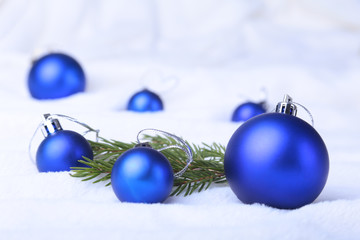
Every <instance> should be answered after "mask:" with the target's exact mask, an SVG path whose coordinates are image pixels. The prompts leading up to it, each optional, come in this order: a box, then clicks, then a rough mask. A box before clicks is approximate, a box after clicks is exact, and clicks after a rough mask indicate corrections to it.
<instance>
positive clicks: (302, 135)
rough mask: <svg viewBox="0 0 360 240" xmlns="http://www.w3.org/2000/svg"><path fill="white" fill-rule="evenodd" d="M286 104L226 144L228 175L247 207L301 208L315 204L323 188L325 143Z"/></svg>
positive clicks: (249, 123) (243, 127)
mask: <svg viewBox="0 0 360 240" xmlns="http://www.w3.org/2000/svg"><path fill="white" fill-rule="evenodd" d="M287 97H288V96H287ZM285 99H286V102H285V103H284V102H283V103H279V104H280V105H278V106H280V107H278V108H277V110H278V112H277V113H267V114H262V115H259V116H257V117H254V118H252V119H250V120H248V121H247V122H245V123H244V124H242V125H241V126H240V127H239V128H238V129H237V130H236V132H235V133H234V134H233V136H232V137H231V139H230V141H229V143H228V145H227V148H226V152H225V159H224V168H225V175H226V178H227V180H228V182H229V185H230V187H231V189H232V190H233V192H234V193H235V194H236V196H237V197H238V198H239V199H240V200H241V201H242V202H244V203H248V204H251V203H262V204H266V205H268V206H272V207H276V208H282V209H294V208H299V207H302V206H304V205H306V204H309V203H311V202H313V201H314V200H315V199H316V198H317V197H318V195H319V194H320V193H321V191H322V189H323V188H324V186H325V183H326V180H327V176H328V172H329V156H328V152H327V149H326V146H325V143H324V141H323V140H322V138H321V137H320V135H319V134H318V133H317V132H316V130H315V129H314V128H313V127H312V126H311V125H309V124H308V123H307V122H305V121H303V120H302V119H300V118H297V117H295V116H293V115H295V114H296V106H295V105H293V104H292V103H291V98H289V97H288V98H285ZM281 104H282V105H281Z"/></svg>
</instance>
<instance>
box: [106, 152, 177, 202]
mask: <svg viewBox="0 0 360 240" xmlns="http://www.w3.org/2000/svg"><path fill="white" fill-rule="evenodd" d="M173 183H174V174H173V170H172V168H171V165H170V163H169V161H168V160H167V158H166V157H165V156H164V155H163V154H162V153H160V152H158V151H157V150H154V149H152V148H151V147H144V146H138V147H135V148H133V149H130V150H128V151H126V152H125V153H123V154H122V155H121V156H120V157H119V158H118V159H117V161H116V162H115V164H114V166H113V169H112V172H111V185H112V188H113V190H114V192H115V194H116V196H117V197H118V199H119V200H120V201H122V202H134V203H160V202H163V201H164V200H165V199H166V198H167V197H168V196H169V195H170V192H171V190H172V187H173Z"/></svg>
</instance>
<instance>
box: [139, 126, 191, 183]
mask: <svg viewBox="0 0 360 240" xmlns="http://www.w3.org/2000/svg"><path fill="white" fill-rule="evenodd" d="M145 131H152V132H155V133H161V134H163V135H165V136H168V137H170V138H172V139H174V140H175V141H177V142H178V143H180V144H181V145H169V146H165V147H163V148H160V149H156V150H157V151H159V152H161V151H164V150H166V149H170V148H177V149H180V150H182V151H183V152H185V154H186V155H187V160H186V165H185V167H184V168H183V169H181V170H180V171H179V172H177V173H175V174H174V177H181V176H182V175H183V174H184V173H185V172H186V170H187V169H188V167H189V166H190V164H191V163H192V161H193V153H192V151H191V148H190V146H189V144H188V143H186V141H184V140H183V139H181V138H180V137H178V136H176V135H174V134H171V133H168V132H165V131H162V130H158V129H154V128H146V129H143V130H141V131H140V132H139V133H138V135H137V137H136V139H137V142H138V144H144V143H141V142H140V135H141V134H142V133H143V132H145Z"/></svg>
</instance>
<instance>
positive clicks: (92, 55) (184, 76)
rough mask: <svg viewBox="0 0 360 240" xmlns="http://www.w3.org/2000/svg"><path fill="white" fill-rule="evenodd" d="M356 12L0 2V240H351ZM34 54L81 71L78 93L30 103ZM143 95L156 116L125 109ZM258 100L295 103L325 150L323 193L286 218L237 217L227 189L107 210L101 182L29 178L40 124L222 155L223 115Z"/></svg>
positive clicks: (277, 3) (279, 3) (277, 4)
mask: <svg viewBox="0 0 360 240" xmlns="http://www.w3.org/2000/svg"><path fill="white" fill-rule="evenodd" d="M359 12H360V1H359V0H328V1H325V0H317V1H311V0H292V1H289V0H240V1H236V0H226V1H217V0H207V1H205V0H198V1H190V0H184V1H172V0H170V1H169V0H133V1H123V0H118V1H116V0H107V1H100V0H76V1H70V0H63V1H56V0H52V1H45V0H34V1H26V0H14V1H10V0H3V1H0V111H1V115H0V116H1V117H0V130H1V132H0V133H1V134H0V146H1V151H0V236H1V239H65V238H70V239H73V238H77V239H99V238H101V239H110V238H111V239H113V238H121V239H174V238H177V239H200V238H201V239H202V238H204V239H205V238H206V239H230V238H232V239H359V237H360V174H359V172H360V160H359V157H360V150H359V147H360V145H359V136H360V126H359V122H360V117H359V116H360V101H359V100H360V97H359V93H358V92H359V90H360V83H359V81H360V67H359V64H360V14H359ZM48 51H62V52H65V53H68V54H70V55H72V56H73V57H75V58H76V59H77V60H78V61H79V62H80V63H81V64H82V66H83V67H84V69H85V71H86V75H87V80H88V81H87V83H88V85H87V89H86V92H85V93H81V94H77V95H74V96H71V97H68V98H65V99H60V100H53V101H37V100H34V99H32V98H31V97H30V94H29V93H28V89H27V85H26V79H27V74H28V71H29V69H30V66H31V60H32V59H34V58H36V57H39V56H41V55H42V54H44V53H46V52H48ZM174 79H177V81H176V84H174V81H173V80H174ZM145 86H147V87H149V88H151V89H152V90H154V91H156V92H158V93H159V94H160V95H161V97H162V99H163V100H164V104H165V111H163V112H161V113H154V114H137V113H130V112H127V111H125V106H126V103H127V101H128V99H129V98H130V96H131V95H132V94H133V93H134V92H135V91H138V90H140V89H142V88H143V87H145ZM263 88H264V89H266V92H267V93H268V94H267V101H268V103H269V105H270V106H271V107H270V110H271V109H272V108H273V107H274V106H275V104H276V103H277V102H278V101H280V100H281V99H282V97H283V95H284V94H285V93H288V94H290V95H291V96H292V97H293V99H294V100H295V101H296V102H299V103H301V104H303V105H305V106H306V107H307V108H308V109H309V110H310V111H311V112H312V114H313V116H314V120H315V128H316V129H317V130H318V132H319V133H320V134H321V136H322V137H323V139H324V141H325V143H326V145H327V147H328V151H329V155H330V174H329V178H328V183H327V185H326V187H325V189H324V191H323V192H322V194H321V195H320V196H319V198H318V199H317V200H316V201H315V202H314V203H313V204H310V205H308V206H305V207H303V208H301V209H298V210H292V211H288V210H277V209H273V208H270V207H266V206H262V205H257V204H254V205H244V204H242V203H241V202H240V201H239V200H238V199H237V198H236V197H235V195H234V194H233V193H232V192H231V190H230V188H229V187H228V186H227V185H223V186H214V187H213V188H211V189H210V190H208V191H206V192H202V193H195V194H193V195H192V196H190V197H182V196H180V197H172V198H169V199H168V200H167V201H166V202H165V203H164V204H154V205H146V204H129V203H120V202H119V201H118V200H117V198H116V197H115V195H114V194H113V192H112V190H111V188H105V187H103V185H102V184H97V185H94V184H91V183H87V182H81V181H80V180H79V179H74V178H71V177H70V176H69V174H68V173H65V172H62V173H38V172H37V169H36V166H35V165H34V164H33V163H32V162H31V160H30V158H29V156H28V144H29V140H30V138H31V136H32V134H33V132H34V131H35V129H36V127H37V125H38V123H39V122H40V120H41V114H43V113H48V112H50V113H61V114H66V115H69V116H72V117H75V118H77V119H79V120H81V121H84V122H86V123H88V124H89V125H91V126H93V127H95V128H99V129H101V135H102V136H103V137H105V138H112V139H117V140H121V141H134V140H135V138H136V134H137V132H138V131H139V130H141V129H143V128H147V127H152V128H159V129H162V130H166V131H169V132H172V133H174V134H177V135H179V136H182V137H183V138H185V139H186V140H188V141H190V142H195V143H201V142H208V143H211V142H219V143H221V144H224V145H226V144H227V142H228V140H229V139H230V137H231V135H232V133H233V132H234V131H235V130H236V129H237V127H238V126H239V124H238V123H231V122H230V117H231V114H232V111H233V110H234V109H235V108H236V107H237V106H238V105H239V104H240V103H242V102H244V101H246V100H253V101H259V100H263V99H264V98H265V94H264V92H263V91H262V90H261V89H263ZM299 111H300V114H299V116H300V117H302V118H304V119H305V120H307V121H309V117H308V116H307V115H306V114H305V113H304V112H303V111H302V110H301V109H300V110H299ZM63 125H64V126H65V127H66V128H67V129H77V126H74V125H73V124H69V123H65V122H64V123H63ZM41 138H42V137H41V134H40V133H38V135H37V137H36V138H35V141H34V145H35V146H34V149H33V151H35V150H36V144H39V142H40V141H41Z"/></svg>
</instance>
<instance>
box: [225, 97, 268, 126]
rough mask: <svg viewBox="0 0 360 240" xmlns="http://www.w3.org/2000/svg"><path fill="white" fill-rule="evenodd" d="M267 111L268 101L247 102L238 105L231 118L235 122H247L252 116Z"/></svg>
mask: <svg viewBox="0 0 360 240" xmlns="http://www.w3.org/2000/svg"><path fill="white" fill-rule="evenodd" d="M265 112H266V103H265V102H260V103H253V102H246V103H243V104H241V105H240V106H238V107H237V108H236V109H235V111H234V113H233V115H232V118H231V121H233V122H245V121H247V120H249V119H250V118H252V117H255V116H257V115H259V114H262V113H265Z"/></svg>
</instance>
